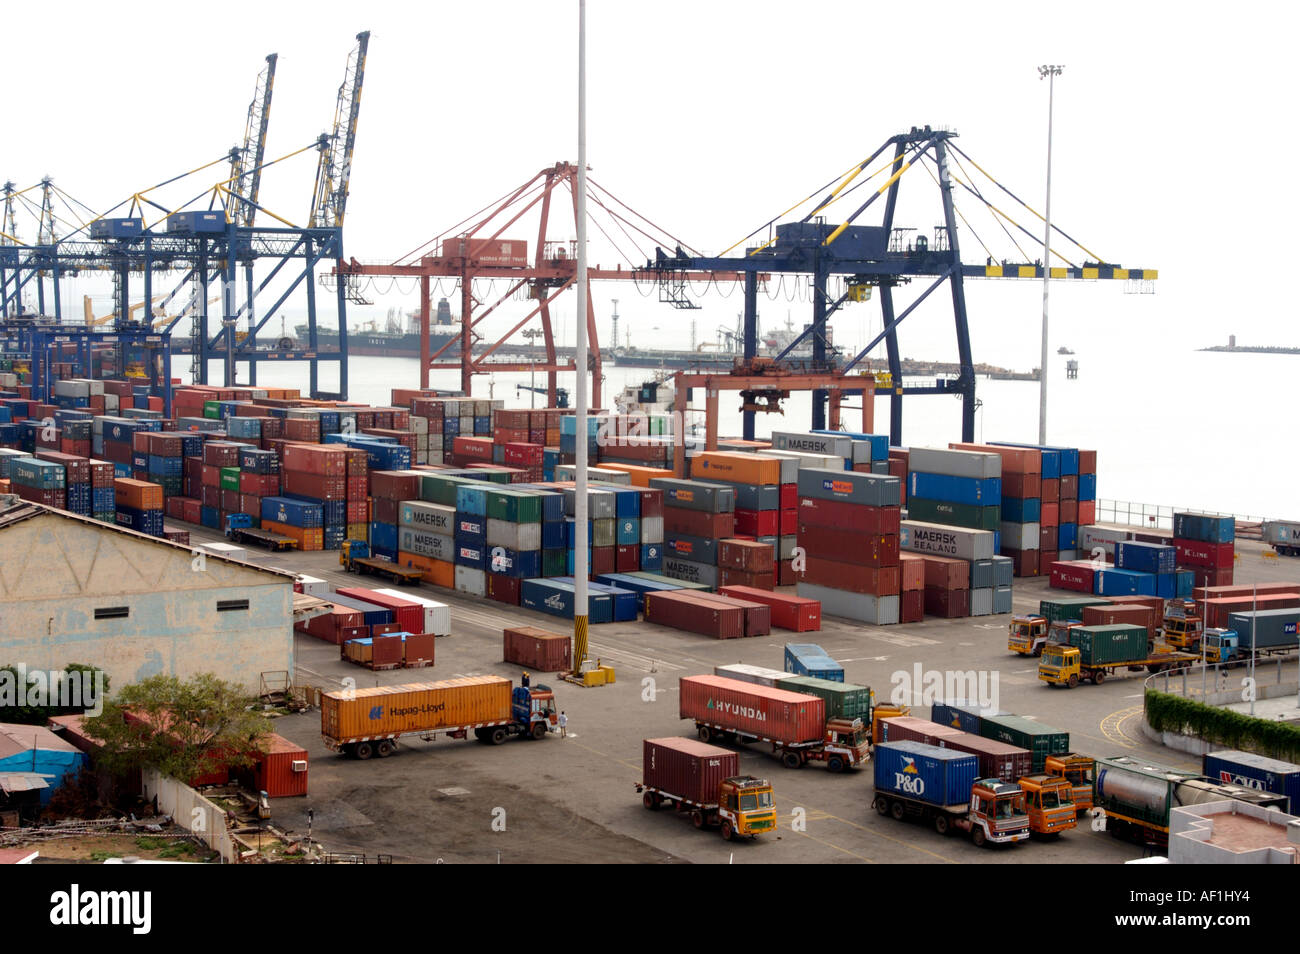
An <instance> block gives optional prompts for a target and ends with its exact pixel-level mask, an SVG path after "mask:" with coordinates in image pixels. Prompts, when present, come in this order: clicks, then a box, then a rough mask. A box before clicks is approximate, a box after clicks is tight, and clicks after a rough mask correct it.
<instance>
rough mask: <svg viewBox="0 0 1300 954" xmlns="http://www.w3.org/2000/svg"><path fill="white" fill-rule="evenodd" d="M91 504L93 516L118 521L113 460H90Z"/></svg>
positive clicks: (104, 520)
mask: <svg viewBox="0 0 1300 954" xmlns="http://www.w3.org/2000/svg"><path fill="white" fill-rule="evenodd" d="M90 506H91V516H92V517H94V518H95V519H96V520H99V521H102V522H104V523H116V522H117V494H116V491H115V490H114V488H113V463H112V461H107V460H92V461H90ZM196 515H197V514H196ZM195 522H197V521H195Z"/></svg>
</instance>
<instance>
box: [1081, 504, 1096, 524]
mask: <svg viewBox="0 0 1300 954" xmlns="http://www.w3.org/2000/svg"><path fill="white" fill-rule="evenodd" d="M1096 522H1097V501H1095V500H1080V501H1079V526H1081V527H1087V526H1090V525H1092V524H1094V523H1096Z"/></svg>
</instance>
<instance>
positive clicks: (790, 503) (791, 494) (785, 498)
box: [779, 484, 799, 510]
mask: <svg viewBox="0 0 1300 954" xmlns="http://www.w3.org/2000/svg"><path fill="white" fill-rule="evenodd" d="M779 506H780V508H781V509H782V510H793V509H795V508H796V507H798V506H799V485H798V484H782V485H781V502H780V504H779Z"/></svg>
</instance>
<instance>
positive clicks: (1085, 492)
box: [1079, 474, 1097, 500]
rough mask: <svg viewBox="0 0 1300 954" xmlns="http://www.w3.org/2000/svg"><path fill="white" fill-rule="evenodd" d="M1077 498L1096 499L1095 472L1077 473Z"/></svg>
mask: <svg viewBox="0 0 1300 954" xmlns="http://www.w3.org/2000/svg"><path fill="white" fill-rule="evenodd" d="M1079 499H1080V500H1096V499H1097V475H1096V474H1080V475H1079Z"/></svg>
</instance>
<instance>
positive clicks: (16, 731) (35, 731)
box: [0, 722, 80, 755]
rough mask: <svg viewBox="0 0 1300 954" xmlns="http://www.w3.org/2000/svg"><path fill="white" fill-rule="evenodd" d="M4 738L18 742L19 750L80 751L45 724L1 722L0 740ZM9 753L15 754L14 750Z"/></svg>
mask: <svg viewBox="0 0 1300 954" xmlns="http://www.w3.org/2000/svg"><path fill="white" fill-rule="evenodd" d="M4 739H8V740H10V742H12V743H14V744H16V745H17V746H18V748H17V749H16V751H18V752H30V751H31V750H32V749H33V748H35V749H37V750H40V751H44V752H77V751H80V750H79V749H78V748H77V747H76V746H75V745H72V744H71V743H70V742H68V741H67V740H65V739H61V738H59V737H58V736H57V735H55V734H54V733H53V732H51V731H50V730H49V729H47V728H45V726H43V725H22V724H21V723H16V722H0V741H3V740H4ZM9 754H11V755H12V754H13V753H12V752H11V753H9Z"/></svg>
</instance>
